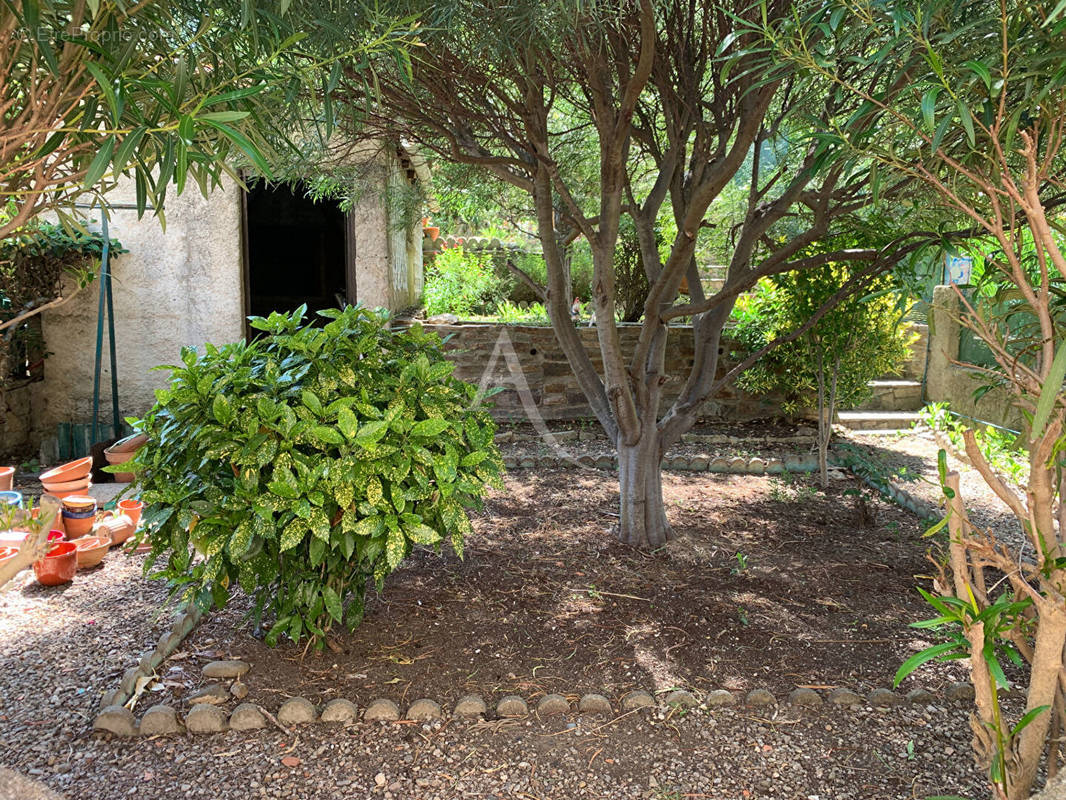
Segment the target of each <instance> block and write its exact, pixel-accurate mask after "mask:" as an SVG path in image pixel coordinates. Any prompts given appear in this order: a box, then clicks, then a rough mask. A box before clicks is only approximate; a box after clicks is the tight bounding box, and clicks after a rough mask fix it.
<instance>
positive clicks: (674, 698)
mask: <svg viewBox="0 0 1066 800" xmlns="http://www.w3.org/2000/svg"><path fill="white" fill-rule="evenodd" d="M663 702H664V703H666V705H668V706H679V707H681V708H695V707H696V706H698V705H699V703H698V702H696V698H695V697H693V696H692V692H688V691H685V690H684V689H674V691H672V692H670V694H668V695H667V696H666V697H665V698H664V699H663Z"/></svg>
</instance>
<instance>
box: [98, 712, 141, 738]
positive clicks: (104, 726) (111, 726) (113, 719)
mask: <svg viewBox="0 0 1066 800" xmlns="http://www.w3.org/2000/svg"><path fill="white" fill-rule="evenodd" d="M93 730H94V731H107V732H108V733H113V734H115V736H136V735H137V721H136V720H135V719H134V718H133V712H132V711H130V710H129V709H128V708H126V707H125V706H108V707H107V708H105V709H104V710H103V711H101V712H100V713H99V714H97V715H96V719H95V720H93Z"/></svg>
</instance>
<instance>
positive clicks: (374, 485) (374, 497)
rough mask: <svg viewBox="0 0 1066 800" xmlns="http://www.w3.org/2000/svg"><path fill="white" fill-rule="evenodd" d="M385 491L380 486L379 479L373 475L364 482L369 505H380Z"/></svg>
mask: <svg viewBox="0 0 1066 800" xmlns="http://www.w3.org/2000/svg"><path fill="white" fill-rule="evenodd" d="M384 496H385V492H384V490H383V489H382V487H381V480H380V479H379V478H378V476H377V475H374V476H372V477H371V478H370V480H368V481H367V482H366V501H367V502H368V503H370V504H371V505H375V506H376V505H380V503H381V501H382V499H383V498H384Z"/></svg>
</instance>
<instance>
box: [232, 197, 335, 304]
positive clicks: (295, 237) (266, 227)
mask: <svg viewBox="0 0 1066 800" xmlns="http://www.w3.org/2000/svg"><path fill="white" fill-rule="evenodd" d="M245 202H246V205H245V225H246V234H245V236H246V251H245V252H246V262H247V263H246V270H247V272H246V275H247V284H246V291H247V297H248V309H247V310H248V313H249V314H252V315H255V316H260V317H265V316H267V315H269V314H270V313H271V312H272V311H293V310H295V309H296V308H298V307H299V306H300V305H302V304H304V303H306V304H307V311H308V318H309V319H314V312H315V311H319V310H321V309H324V308H336V307H338V306H339V305H344V304H345V303H346V302H347V301H348V298H349V297H353V296H354V295H355V287H354V286H352V287H350V286H348V274H349V270H348V268H347V263H348V261H349V248H348V236H347V231H348V224H347V219H346V217H345V214H344V212H343V211H341V209H340V208H339V206H338V204H337V203H336V202H333V201H329V200H322V201H318V202H315V201H314V200H312V199H310V198H309V197H308V196H307V192H306V187H305V186H304V185H303V184H301V183H294V184H282V185H269V184H266V183H264V182H263V181H257V182H255V183H254V184H251V185H250V186H249V189H248V194H247V197H246V198H245Z"/></svg>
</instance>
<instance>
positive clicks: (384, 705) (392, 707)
mask: <svg viewBox="0 0 1066 800" xmlns="http://www.w3.org/2000/svg"><path fill="white" fill-rule="evenodd" d="M399 718H400V708H399V706H397V705H396V704H395V703H394V702H392V701H391V700H389V699H387V698H385V697H380V698H378V699H377V700H374V701H372V702H371V703H370V705H368V706H367V707H366V711H364V712H363V719H365V720H376V719H383V720H387V721H389V722H393V721H395V720H398V719H399Z"/></svg>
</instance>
